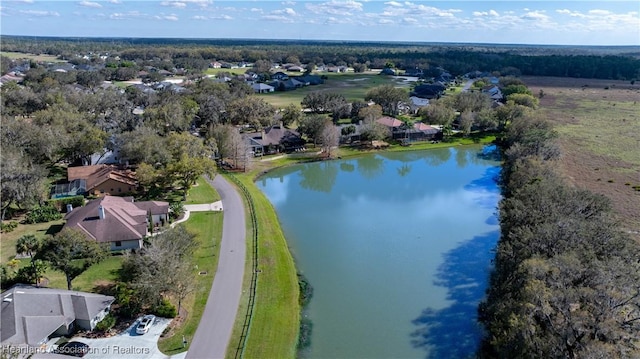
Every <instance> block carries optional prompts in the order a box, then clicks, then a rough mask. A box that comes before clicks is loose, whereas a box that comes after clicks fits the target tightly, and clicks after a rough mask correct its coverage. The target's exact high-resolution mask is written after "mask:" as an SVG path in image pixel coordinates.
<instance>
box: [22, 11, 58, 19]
mask: <svg viewBox="0 0 640 359" xmlns="http://www.w3.org/2000/svg"><path fill="white" fill-rule="evenodd" d="M20 13H21V14H24V15H30V16H39V17H46V16H56V17H57V16H60V14H59V13H58V12H57V11H43V10H20Z"/></svg>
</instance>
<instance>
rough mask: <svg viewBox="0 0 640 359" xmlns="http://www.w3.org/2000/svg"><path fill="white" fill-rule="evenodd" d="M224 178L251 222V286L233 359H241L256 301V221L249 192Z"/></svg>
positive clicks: (229, 174)
mask: <svg viewBox="0 0 640 359" xmlns="http://www.w3.org/2000/svg"><path fill="white" fill-rule="evenodd" d="M226 175H227V176H226V177H227V178H229V179H230V180H231V181H232V182H233V183H234V184H235V185H236V186H238V188H239V189H240V191H241V192H242V194H243V195H244V197H245V199H246V202H247V205H248V207H249V217H250V220H251V229H252V231H251V232H252V233H251V243H252V246H253V248H252V259H251V284H250V287H249V302H248V304H247V312H246V313H245V316H244V323H243V324H242V333H241V334H240V340H239V342H238V346H237V347H236V354H235V358H242V355H243V354H244V348H245V344H246V343H247V337H248V336H249V329H250V327H251V318H252V316H253V307H254V305H255V301H256V286H257V284H258V220H257V217H256V210H255V205H254V203H253V197H251V193H249V190H248V189H247V188H246V187H245V186H244V184H242V182H240V181H239V180H238V179H237V178H236V177H235V176H234V175H232V174H231V173H228V172H226Z"/></svg>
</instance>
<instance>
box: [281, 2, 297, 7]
mask: <svg viewBox="0 0 640 359" xmlns="http://www.w3.org/2000/svg"><path fill="white" fill-rule="evenodd" d="M281 4H282V5H285V6H293V5H295V4H296V2H295V1H283V2H281Z"/></svg>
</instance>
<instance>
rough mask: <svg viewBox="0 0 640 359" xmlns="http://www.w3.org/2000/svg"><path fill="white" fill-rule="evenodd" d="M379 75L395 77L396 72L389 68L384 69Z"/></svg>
mask: <svg viewBox="0 0 640 359" xmlns="http://www.w3.org/2000/svg"><path fill="white" fill-rule="evenodd" d="M380 75H391V76H395V75H396V70H394V69H392V68H390V67H385V68H384V69H382V71H380Z"/></svg>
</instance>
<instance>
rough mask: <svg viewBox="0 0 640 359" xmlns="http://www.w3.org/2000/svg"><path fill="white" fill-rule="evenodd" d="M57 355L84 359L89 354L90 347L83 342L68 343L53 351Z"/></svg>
mask: <svg viewBox="0 0 640 359" xmlns="http://www.w3.org/2000/svg"><path fill="white" fill-rule="evenodd" d="M53 352H54V353H56V354H62V355H69V356H74V357H80V358H82V357H83V356H85V354H87V353H88V352H89V345H88V344H85V343H81V342H66V343H64V344H62V345H60V346H59V347H58V348H56V350H54V351H53Z"/></svg>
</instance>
